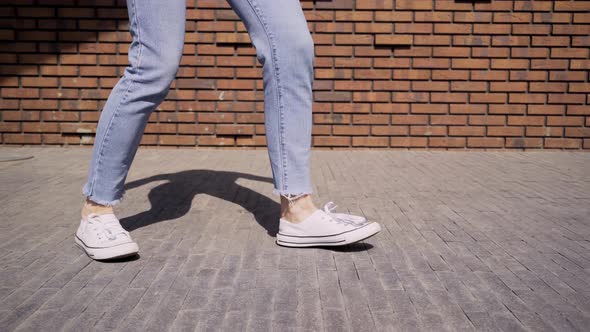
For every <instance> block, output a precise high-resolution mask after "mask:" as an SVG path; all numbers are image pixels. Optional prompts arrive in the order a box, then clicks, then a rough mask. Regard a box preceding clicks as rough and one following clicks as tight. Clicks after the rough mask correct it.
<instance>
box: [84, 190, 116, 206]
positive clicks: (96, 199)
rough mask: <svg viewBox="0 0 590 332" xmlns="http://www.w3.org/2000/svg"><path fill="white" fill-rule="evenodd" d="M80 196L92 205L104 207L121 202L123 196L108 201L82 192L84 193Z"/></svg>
mask: <svg viewBox="0 0 590 332" xmlns="http://www.w3.org/2000/svg"><path fill="white" fill-rule="evenodd" d="M82 194H83V195H84V196H85V197H86V198H87V199H89V200H91V201H93V202H94V203H96V204H100V205H104V206H115V205H118V204H119V203H121V202H122V201H123V195H121V196H120V197H119V198H116V199H112V200H108V199H102V198H99V197H96V196H93V195H92V194H91V193H88V192H84V191H83V192H82Z"/></svg>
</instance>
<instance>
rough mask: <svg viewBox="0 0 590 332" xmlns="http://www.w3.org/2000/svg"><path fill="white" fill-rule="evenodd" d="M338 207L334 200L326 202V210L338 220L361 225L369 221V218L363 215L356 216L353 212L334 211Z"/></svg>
mask: <svg viewBox="0 0 590 332" xmlns="http://www.w3.org/2000/svg"><path fill="white" fill-rule="evenodd" d="M336 207H338V205H336V204H334V202H332V201H330V202H327V203H326V204H324V208H323V210H324V212H326V213H327V214H328V215H330V216H331V217H332V218H334V219H335V220H336V221H340V222H343V223H346V224H351V225H353V226H360V225H362V224H364V223H366V222H367V218H365V217H362V216H355V215H352V214H347V213H336V212H332V211H334V210H335V209H336Z"/></svg>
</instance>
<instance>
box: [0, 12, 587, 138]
mask: <svg viewBox="0 0 590 332" xmlns="http://www.w3.org/2000/svg"><path fill="white" fill-rule="evenodd" d="M10 3H12V4H11V5H8V4H6V3H2V4H0V40H1V41H2V45H3V46H2V47H1V48H0V63H1V69H0V82H1V83H0V84H1V95H0V98H1V99H0V105H1V115H0V135H1V136H0V140H1V143H2V144H44V145H49V144H69V145H80V144H83V145H89V144H92V142H93V132H94V130H95V127H96V121H97V120H98V117H99V112H100V110H101V107H102V106H103V105H104V102H105V100H106V98H107V96H108V94H109V92H110V89H111V88H112V87H113V86H114V84H115V83H116V82H117V80H118V77H119V75H121V74H122V73H123V70H124V67H125V65H126V64H127V54H126V53H127V49H128V43H129V42H130V36H129V33H128V31H127V20H126V18H127V12H126V8H125V3H124V2H122V1H119V2H118V3H115V1H112V0H95V1H91V0H79V1H73V0H69V1H68V0H63V1H57V0H36V1H33V0H28V1H27V0H12V1H10ZM195 3H196V4H195ZM302 5H303V7H304V8H305V13H306V16H307V19H308V22H309V27H310V29H311V31H312V32H313V39H314V41H315V44H316V49H315V52H316V60H315V65H316V73H315V75H316V81H315V83H314V90H315V92H314V94H315V104H314V110H313V112H314V129H313V145H314V146H315V147H384V148H408V147H409V148H431V149H435V148H436V149H438V148H443V149H446V148H449V149H450V148H453V149H456V148H458V149H465V148H468V149H476V148H477V149H479V148H492V149H504V148H506V149H522V148H527V149H529V148H530V149H590V106H589V104H590V83H589V81H588V76H589V74H588V73H589V71H588V69H589V68H590V60H589V46H590V37H589V35H590V1H537V0H535V1H506V0H504V1H501V0H491V1H473V2H472V1H455V0H436V1H431V0H356V1H353V0H332V1H325V0H317V1H302ZM188 7H189V9H188V15H187V16H188V19H187V24H186V27H187V34H186V45H185V50H184V57H183V60H182V66H181V68H180V70H179V72H178V77H177V80H176V81H175V82H174V83H173V85H172V88H171V90H170V94H169V95H168V97H167V98H166V101H165V102H164V103H163V104H162V105H161V106H160V107H159V109H158V110H157V111H156V112H154V113H153V114H152V116H151V118H150V123H149V125H148V127H147V130H146V132H145V135H144V137H143V140H142V144H143V145H159V146H232V147H236V146H248V147H255V146H256V147H265V146H266V140H265V135H264V116H263V103H262V101H263V98H262V97H263V93H262V81H261V67H260V65H259V64H257V62H256V58H255V56H254V54H255V51H254V49H253V48H252V47H251V46H250V44H249V40H248V37H247V35H246V34H245V33H244V26H243V25H242V24H241V23H240V22H239V21H238V20H237V17H236V16H235V14H234V13H233V12H232V11H231V9H230V8H229V6H228V5H227V3H226V2H225V1H215V0H198V1H194V0H189V2H188Z"/></svg>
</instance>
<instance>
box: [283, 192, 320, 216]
mask: <svg viewBox="0 0 590 332" xmlns="http://www.w3.org/2000/svg"><path fill="white" fill-rule="evenodd" d="M291 201H292V202H291V204H289V200H288V199H287V198H286V197H284V196H281V218H285V219H286V220H287V221H290V222H292V223H299V222H301V221H303V220H305V218H307V217H309V216H310V215H311V214H312V213H313V212H315V211H316V210H317V209H318V208H317V207H316V206H315V205H314V203H313V200H312V198H311V195H310V194H307V195H304V196H301V197H299V198H296V199H291Z"/></svg>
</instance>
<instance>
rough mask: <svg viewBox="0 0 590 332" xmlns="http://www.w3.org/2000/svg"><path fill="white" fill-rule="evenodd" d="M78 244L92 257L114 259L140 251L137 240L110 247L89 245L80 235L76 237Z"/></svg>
mask: <svg viewBox="0 0 590 332" xmlns="http://www.w3.org/2000/svg"><path fill="white" fill-rule="evenodd" d="M75 239H76V244H77V245H78V247H80V248H81V249H82V250H84V251H85V252H86V254H87V255H88V256H89V257H90V258H92V259H99V260H101V259H114V258H123V257H128V256H134V255H135V254H137V253H138V252H139V246H138V245H137V243H135V242H130V243H123V244H119V245H116V246H113V247H108V248H96V247H89V246H87V245H86V244H84V241H82V240H80V239H79V238H78V236H76V237H75Z"/></svg>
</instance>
